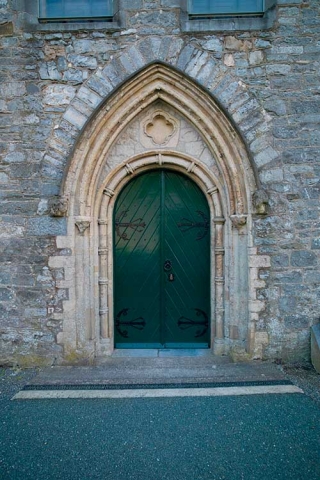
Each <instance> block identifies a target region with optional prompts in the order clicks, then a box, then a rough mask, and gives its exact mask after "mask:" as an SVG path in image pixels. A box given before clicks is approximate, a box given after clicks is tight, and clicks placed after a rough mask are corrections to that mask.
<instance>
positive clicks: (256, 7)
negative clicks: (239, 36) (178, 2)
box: [189, 0, 265, 15]
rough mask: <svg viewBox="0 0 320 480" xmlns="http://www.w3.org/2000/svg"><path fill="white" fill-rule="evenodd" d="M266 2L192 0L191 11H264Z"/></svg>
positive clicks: (250, 12)
mask: <svg viewBox="0 0 320 480" xmlns="http://www.w3.org/2000/svg"><path fill="white" fill-rule="evenodd" d="M264 4H265V1H264V0H190V3H189V13H190V14H193V15H196V14H214V15H223V14H232V15H236V14H252V13H263V12H264Z"/></svg>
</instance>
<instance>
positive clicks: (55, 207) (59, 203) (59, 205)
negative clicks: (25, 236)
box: [48, 197, 68, 217]
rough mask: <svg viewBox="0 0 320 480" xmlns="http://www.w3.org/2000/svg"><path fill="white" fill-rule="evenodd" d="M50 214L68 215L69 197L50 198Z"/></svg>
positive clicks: (57, 215) (54, 215)
mask: <svg viewBox="0 0 320 480" xmlns="http://www.w3.org/2000/svg"><path fill="white" fill-rule="evenodd" d="M48 206H49V214H50V216H51V217H66V216H67V213H68V199H67V198H66V197H55V198H52V199H50V200H49V202H48Z"/></svg>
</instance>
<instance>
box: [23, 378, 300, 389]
mask: <svg viewBox="0 0 320 480" xmlns="http://www.w3.org/2000/svg"><path fill="white" fill-rule="evenodd" d="M272 385H292V382H290V381H289V380H256V381H248V382H210V383H152V384H146V383H138V384H130V385H126V384H123V383H122V384H112V385H108V384H97V385H94V384H84V385H26V386H25V387H23V389H22V390H140V389H148V390H151V389H168V388H219V387H225V388H228V387H260V386H272Z"/></svg>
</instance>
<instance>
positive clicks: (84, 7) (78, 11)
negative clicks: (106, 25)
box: [40, 0, 113, 19]
mask: <svg viewBox="0 0 320 480" xmlns="http://www.w3.org/2000/svg"><path fill="white" fill-rule="evenodd" d="M112 14H113V11H112V0H40V18H48V19H50V18H90V17H110V16H112Z"/></svg>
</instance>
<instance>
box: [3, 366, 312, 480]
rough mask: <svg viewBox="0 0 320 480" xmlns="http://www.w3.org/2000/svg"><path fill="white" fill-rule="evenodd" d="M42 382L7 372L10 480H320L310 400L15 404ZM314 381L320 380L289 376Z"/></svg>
mask: <svg viewBox="0 0 320 480" xmlns="http://www.w3.org/2000/svg"><path fill="white" fill-rule="evenodd" d="M220 368H221V370H222V367H218V366H217V369H220ZM229 368H230V372H231V370H232V369H233V368H234V366H233V367H231V366H230V367H229ZM241 368H242V369H243V368H244V367H241ZM263 368H265V367H263ZM268 368H269V367H268ZM296 370H299V371H300V372H301V371H302V370H303V369H299V368H296ZM277 371H278V372H280V376H282V378H284V377H283V375H284V374H283V372H281V369H279V368H277ZM35 373H36V372H35V371H20V372H19V371H14V370H0V385H1V387H0V389H1V392H2V395H1V405H0V407H1V408H0V432H1V433H0V478H1V480H20V479H21V480H22V479H23V480H29V479H30V480H31V479H32V480H47V479H65V480H69V479H70V480H78V479H79V480H80V479H81V480H82V479H107V480H109V479H110V480H129V479H133V480H149V479H154V480H200V479H203V480H206V479H208V480H209V479H210V480H220V479H225V480H241V479H245V480H271V479H272V480H277V479H279V480H287V479H288V480H289V479H290V480H319V478H320V403H319V404H317V403H316V402H315V401H314V400H312V398H310V397H309V396H307V395H302V394H291V395H255V396H250V397H249V396H241V397H232V396H228V397H215V398H146V399H121V400H119V399H117V400H112V399H108V400H100V399H95V400H83V399H81V400H70V399H64V400H31V401H30V400H29V401H11V400H10V398H12V396H13V394H14V393H16V392H17V391H18V390H19V389H20V388H21V387H22V386H23V385H24V384H25V383H29V382H30V381H32V377H33V376H34V375H35ZM40 373H41V372H40ZM42 375H43V372H42ZM285 375H286V374H285ZM308 375H311V376H312V377H313V375H314V383H316V379H318V377H319V378H320V376H319V375H316V374H314V372H312V371H311V370H309V371H307V370H303V374H301V375H300V376H301V379H299V375H298V374H297V373H295V374H294V372H293V371H292V369H291V372H290V378H291V379H292V380H295V382H296V383H299V382H300V385H301V382H302V383H305V384H307V383H308V382H307V380H306V377H307V376H308ZM60 376H61V373H60ZM38 378H39V377H38ZM40 378H41V377H40ZM42 378H43V377H42ZM285 378H287V377H285ZM36 382H37V381H36ZM36 382H35V383H36ZM318 386H320V382H319V385H318ZM314 390H316V388H314ZM319 391H320V389H319Z"/></svg>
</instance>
